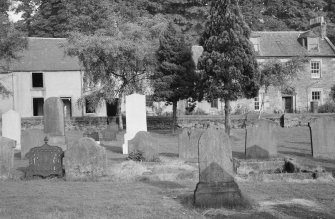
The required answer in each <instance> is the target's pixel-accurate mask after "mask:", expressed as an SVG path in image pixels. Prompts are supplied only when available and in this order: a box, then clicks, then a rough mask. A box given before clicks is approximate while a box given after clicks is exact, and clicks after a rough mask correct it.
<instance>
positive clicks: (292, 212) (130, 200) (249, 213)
mask: <svg viewBox="0 0 335 219" xmlns="http://www.w3.org/2000/svg"><path fill="white" fill-rule="evenodd" d="M156 134H157V136H158V135H159V137H160V141H161V143H162V144H161V145H162V146H161V148H160V152H161V157H160V158H161V162H159V163H146V162H142V163H138V162H133V161H127V160H126V158H125V156H124V155H122V154H121V150H120V148H119V147H118V146H117V145H113V144H110V145H108V144H106V145H105V147H106V149H107V157H108V171H107V172H108V173H107V176H106V177H104V178H102V179H100V180H95V181H93V182H92V181H87V182H83V181H80V182H69V181H64V180H63V179H57V178H53V179H43V180H42V179H34V180H29V181H28V180H23V181H22V180H19V179H18V178H16V179H14V180H10V181H3V182H0V194H1V196H0V218H335V182H334V181H332V180H328V179H320V180H296V181H289V180H287V181H279V182H278V181H267V182H260V181H243V180H237V183H238V185H239V187H240V189H241V191H242V193H243V194H244V196H245V197H246V198H247V199H248V200H250V202H251V204H252V207H251V208H247V209H242V208H235V209H227V208H220V209H204V208H194V207H193V206H192V202H193V191H194V189H195V186H196V183H197V181H198V170H197V166H196V165H195V164H194V163H185V162H183V161H181V160H179V159H178V135H172V134H170V133H169V132H168V131H159V132H156ZM278 135H279V136H280V137H279V145H280V146H279V152H280V155H281V156H293V157H295V158H298V159H300V160H301V161H302V162H305V163H306V164H313V165H321V166H323V167H326V168H328V170H329V171H334V172H335V162H334V161H325V160H316V159H312V157H311V152H310V145H309V141H310V139H309V130H308V128H307V127H302V128H291V129H281V130H280V132H279V133H278ZM231 142H232V149H233V154H234V157H235V158H241V157H242V156H243V151H244V130H241V129H235V130H232V136H231ZM15 165H16V166H22V165H27V162H26V161H20V160H18V159H17V158H16V160H15ZM17 174H19V173H17Z"/></svg>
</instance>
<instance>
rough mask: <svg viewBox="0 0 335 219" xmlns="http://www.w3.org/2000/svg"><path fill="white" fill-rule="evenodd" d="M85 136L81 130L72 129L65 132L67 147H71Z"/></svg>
mask: <svg viewBox="0 0 335 219" xmlns="http://www.w3.org/2000/svg"><path fill="white" fill-rule="evenodd" d="M82 137H84V132H83V131H79V130H70V131H66V132H65V139H66V145H67V148H69V147H71V146H72V145H73V144H74V143H75V142H76V141H78V140H79V139H81V138H82Z"/></svg>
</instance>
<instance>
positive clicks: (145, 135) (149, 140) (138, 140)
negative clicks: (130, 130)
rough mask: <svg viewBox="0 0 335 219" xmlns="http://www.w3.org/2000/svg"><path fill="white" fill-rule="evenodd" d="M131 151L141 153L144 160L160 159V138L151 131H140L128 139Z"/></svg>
mask: <svg viewBox="0 0 335 219" xmlns="http://www.w3.org/2000/svg"><path fill="white" fill-rule="evenodd" d="M128 148H129V152H130V153H134V154H136V153H140V154H141V155H142V157H143V159H144V161H148V162H150V161H157V160H158V159H159V156H158V151H159V140H158V139H157V138H155V137H154V136H153V135H152V134H151V133H149V132H144V131H140V132H137V133H136V135H135V137H134V138H133V139H131V140H129V141H128Z"/></svg>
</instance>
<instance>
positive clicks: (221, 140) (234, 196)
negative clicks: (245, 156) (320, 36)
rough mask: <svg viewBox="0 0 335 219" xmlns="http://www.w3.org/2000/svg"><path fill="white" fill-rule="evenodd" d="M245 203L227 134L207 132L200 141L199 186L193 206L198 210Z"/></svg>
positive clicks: (212, 129)
mask: <svg viewBox="0 0 335 219" xmlns="http://www.w3.org/2000/svg"><path fill="white" fill-rule="evenodd" d="M240 202H242V195H241V191H240V189H239V188H238V185H237V184H236V182H235V181H234V171H233V155H232V150H231V147H230V142H229V137H228V135H227V134H225V133H224V130H217V129H214V128H211V127H210V128H208V129H207V130H206V131H205V132H204V133H203V134H202V135H201V138H200V140H199V182H198V184H197V186H196V189H195V191H194V204H195V205H196V206H199V207H221V206H235V205H238V204H239V203H240Z"/></svg>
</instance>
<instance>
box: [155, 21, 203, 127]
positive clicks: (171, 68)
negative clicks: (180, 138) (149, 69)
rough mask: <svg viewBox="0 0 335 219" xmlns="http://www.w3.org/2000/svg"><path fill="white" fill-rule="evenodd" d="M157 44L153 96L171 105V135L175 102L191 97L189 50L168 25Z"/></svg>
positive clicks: (192, 67) (192, 73) (194, 78)
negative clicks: (158, 44) (156, 64)
mask: <svg viewBox="0 0 335 219" xmlns="http://www.w3.org/2000/svg"><path fill="white" fill-rule="evenodd" d="M159 42H160V46H159V49H158V50H157V53H156V56H157V61H158V66H157V70H156V71H155V73H154V76H153V87H154V96H155V97H156V98H158V99H159V100H164V101H166V102H167V103H168V104H170V103H172V120H173V122H172V132H173V133H175V127H176V120H177V102H178V100H183V99H186V98H189V97H192V96H193V95H194V91H195V83H196V81H197V76H196V74H195V65H194V62H193V60H192V52H191V46H190V45H188V44H187V43H186V42H185V38H184V36H183V35H182V34H181V33H178V32H177V31H176V29H175V28H174V27H173V24H172V23H171V22H170V23H169V24H168V26H167V28H166V30H165V31H164V32H163V33H162V35H161V37H160V40H159Z"/></svg>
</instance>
